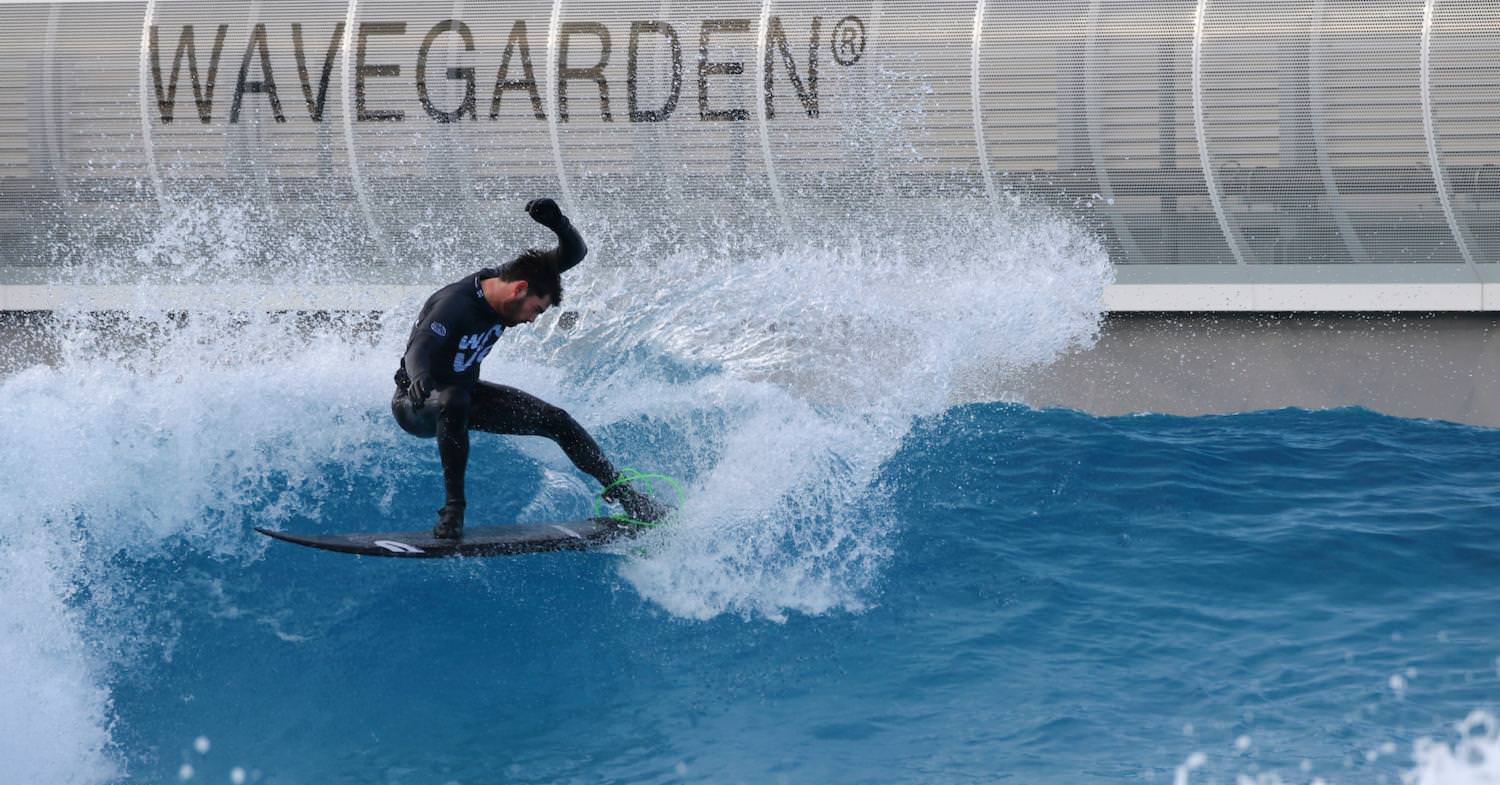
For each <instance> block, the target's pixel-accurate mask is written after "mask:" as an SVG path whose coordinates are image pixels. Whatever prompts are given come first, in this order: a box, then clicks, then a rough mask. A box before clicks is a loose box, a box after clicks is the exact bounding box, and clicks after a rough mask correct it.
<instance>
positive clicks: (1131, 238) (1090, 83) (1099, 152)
mask: <svg viewBox="0 0 1500 785" xmlns="http://www.w3.org/2000/svg"><path fill="white" fill-rule="evenodd" d="M1100 2H1102V0H1090V2H1089V17H1088V28H1087V31H1086V32H1085V33H1084V37H1083V114H1084V118H1085V119H1084V122H1085V123H1086V125H1087V126H1088V134H1089V157H1090V158H1091V159H1092V160H1093V163H1094V181H1095V182H1096V183H1098V185H1099V196H1101V197H1102V198H1103V199H1104V214H1105V215H1107V216H1108V217H1109V224H1110V226H1112V227H1114V230H1115V236H1116V237H1117V238H1119V240H1120V245H1121V246H1122V247H1124V249H1125V256H1126V257H1127V258H1129V259H1133V260H1137V261H1140V262H1146V261H1148V260H1147V259H1146V258H1145V256H1144V255H1142V254H1141V248H1140V246H1139V245H1138V244H1137V243H1136V241H1135V235H1133V234H1131V232H1130V226H1129V225H1128V224H1126V223H1125V219H1124V217H1123V216H1121V215H1120V211H1119V210H1118V209H1116V207H1115V189H1114V185H1113V184H1111V183H1110V181H1109V171H1108V169H1107V168H1106V166H1105V161H1104V144H1103V141H1102V137H1103V136H1104V133H1103V129H1102V127H1101V126H1102V123H1101V122H1100V116H1101V115H1102V114H1103V111H1102V110H1101V108H1100V106H1099V79H1098V77H1097V76H1096V75H1095V74H1096V73H1097V71H1098V69H1097V68H1095V67H1094V50H1095V47H1096V46H1097V45H1098V38H1099V4H1100Z"/></svg>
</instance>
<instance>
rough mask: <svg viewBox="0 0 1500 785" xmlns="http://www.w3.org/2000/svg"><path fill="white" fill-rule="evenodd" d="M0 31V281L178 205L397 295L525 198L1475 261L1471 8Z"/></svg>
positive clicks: (1299, 7)
mask: <svg viewBox="0 0 1500 785" xmlns="http://www.w3.org/2000/svg"><path fill="white" fill-rule="evenodd" d="M0 26H3V27H4V29H6V30H7V31H8V33H9V35H7V37H6V41H5V43H4V44H3V45H0V241H3V248H4V259H3V260H0V261H3V263H4V264H5V265H7V266H9V267H12V268H15V267H20V266H33V267H37V266H40V267H46V266H49V265H58V264H64V263H66V262H67V260H68V259H70V258H77V257H78V256H79V255H80V251H82V250H87V251H88V253H90V254H94V255H96V256H97V255H98V254H99V253H101V252H109V251H110V249H117V250H118V251H119V252H121V253H126V252H133V251H136V250H139V244H140V243H141V242H142V239H141V238H143V237H145V236H147V235H148V233H149V231H150V228H151V226H152V224H153V223H155V222H158V221H160V220H161V218H160V215H161V213H159V210H160V209H161V207H162V205H163V204H169V205H175V204H195V203H203V202H204V200H205V198H206V199H208V200H211V201H214V202H216V203H219V204H223V203H232V205H233V209H232V210H229V211H228V212H221V213H220V214H219V215H218V216H217V217H216V218H215V219H214V220H220V221H228V222H230V223H233V222H236V221H239V222H243V223H244V224H245V225H246V226H247V227H283V229H284V231H282V232H280V235H281V236H279V237H278V236H274V235H276V234H277V233H274V232H271V233H268V232H265V231H250V230H249V229H247V230H246V232H245V233H244V237H243V243H244V244H245V247H244V248H242V249H240V250H242V251H246V252H248V254H249V256H250V258H255V259H259V260H260V262H261V264H262V266H263V267H264V269H265V270H266V272H265V276H266V277H267V278H274V270H275V268H276V265H278V264H281V263H284V262H285V260H286V259H287V258H288V257H289V256H295V255H297V254H299V253H317V254H318V255H320V256H321V257H324V258H329V259H347V260H348V266H347V267H346V268H344V269H342V270H331V271H330V279H338V278H339V276H340V275H346V274H349V273H352V272H353V271H356V270H359V271H367V270H368V269H369V268H370V266H371V265H374V266H375V267H376V268H377V269H378V270H384V271H385V272H383V273H382V276H383V277H384V278H385V279H387V280H391V281H393V282H400V281H401V280H402V276H408V277H410V276H412V275H416V274H415V273H411V272H410V271H402V270H396V269H393V268H389V265H391V264H393V263H394V261H395V260H398V259H410V258H420V257H422V256H424V255H425V256H432V257H435V258H464V259H470V258H472V257H474V256H475V255H480V256H485V255H490V254H500V253H506V252H508V251H509V250H510V249H513V248H514V247H515V245H516V244H517V243H524V242H527V241H533V240H535V239H536V238H533V237H531V236H530V235H523V234H514V235H512V234H508V233H519V232H522V231H525V230H526V229H527V227H525V226H524V225H521V226H518V225H517V224H516V222H514V221H507V220H504V219H505V218H506V217H513V215H514V210H515V203H516V202H518V201H520V200H523V199H525V198H528V197H530V196H532V195H535V194H538V193H554V194H559V195H561V196H562V197H563V198H565V199H566V200H567V201H568V202H569V209H572V210H575V211H582V212H584V213H586V214H588V215H591V216H593V217H594V218H595V219H596V220H598V221H601V222H605V223H609V222H613V224H614V225H617V226H619V225H628V224H632V223H640V222H641V220H642V217H643V216H651V215H653V211H654V210H655V211H660V210H671V211H672V218H673V221H674V224H675V225H678V226H681V227H683V228H684V229H685V230H686V231H697V230H708V229H714V230H722V231H732V232H744V233H745V234H746V235H748V236H761V235H767V234H776V233H787V232H791V233H797V232H806V231H812V230H813V227H815V226H817V225H819V223H820V222H826V221H828V220H831V219H851V220H852V219H854V218H858V217H859V216H868V215H871V214H875V213H878V212H879V211H881V210H886V209H902V208H900V207H899V204H900V203H901V201H902V200H905V199H908V198H912V197H920V198H933V197H941V198H953V199H959V200H966V201H972V202H975V203H983V202H986V201H989V202H993V203H994V205H993V206H994V208H995V209H999V210H1003V209H1006V207H1007V205H1009V204H1010V199H1011V197H1019V198H1022V199H1029V200H1034V201H1035V202H1037V203H1041V204H1044V205H1047V206H1049V207H1050V208H1052V209H1054V210H1057V211H1060V212H1063V213H1065V214H1067V215H1069V216H1071V217H1072V218H1074V219H1075V220H1076V221H1078V222H1079V223H1080V224H1082V225H1084V226H1086V227H1089V228H1090V229H1091V230H1093V231H1095V232H1097V233H1098V234H1099V236H1100V237H1101V238H1102V239H1104V241H1105V242H1106V243H1107V245H1108V247H1109V248H1110V250H1111V253H1112V256H1113V258H1114V259H1115V261H1116V262H1118V263H1121V264H1153V265H1173V264H1190V265H1273V264H1274V265H1288V264H1290V265H1306V264H1348V263H1432V264H1442V265H1469V266H1471V267H1472V266H1473V265H1479V264H1492V263H1496V262H1500V139H1497V131H1496V128H1497V127H1500V7H1496V6H1495V5H1494V4H1492V3H1489V2H1483V1H1482V0H1462V1H1459V0H1443V2H1438V1H1437V0H1255V2H1248V1H1241V2H1222V1H1220V2H1210V0H1157V1H1155V2H1138V1H1137V0H1048V1H1047V2H1043V1H1042V0H933V1H932V2H923V3H892V2H886V0H850V1H849V2H842V3H832V2H827V0H820V1H818V2H814V1H813V0H780V1H773V0H691V1H689V2H679V1H677V0H629V1H628V2H584V1H583V0H567V1H566V2H564V0H527V1H524V2H505V3H495V2H479V0H441V1H428V2H412V1H410V0H347V1H346V2H337V3H335V2H317V1H314V0H297V1H295V2H294V1H290V0H288V1H286V2H273V1H271V0H251V1H250V2H233V3H230V2H206V1H204V0H183V1H181V2H178V1H176V0H151V1H150V2H65V3H56V4H42V3H8V2H7V3H0ZM564 50H565V51H564ZM174 220H176V218H174ZM299 226H316V227H317V231H316V232H315V233H309V232H299V231H298V230H297V228H296V227H299ZM221 234H222V233H221ZM205 252H209V251H205ZM148 255H149V254H148ZM147 261H148V262H149V260H147ZM434 264H437V262H435V263H434ZM1476 280H1477V279H1476Z"/></svg>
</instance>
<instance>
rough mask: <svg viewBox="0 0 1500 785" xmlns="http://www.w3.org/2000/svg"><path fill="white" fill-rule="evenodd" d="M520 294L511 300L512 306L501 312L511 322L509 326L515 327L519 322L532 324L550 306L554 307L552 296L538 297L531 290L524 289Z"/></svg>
mask: <svg viewBox="0 0 1500 785" xmlns="http://www.w3.org/2000/svg"><path fill="white" fill-rule="evenodd" d="M519 294H520V296H519V297H517V298H515V299H514V300H511V302H510V306H511V307H510V308H509V309H506V310H505V311H503V312H502V313H501V316H504V317H505V321H507V322H509V324H507V325H506V326H507V327H515V326H516V325H518V324H530V323H532V322H534V321H536V318H537V317H538V316H541V315H542V313H543V312H545V311H546V310H547V309H548V308H551V307H552V298H551V297H538V296H536V295H534V294H531V293H530V292H526V291H524V290H522V292H520V293H519Z"/></svg>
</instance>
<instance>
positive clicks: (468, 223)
mask: <svg viewBox="0 0 1500 785" xmlns="http://www.w3.org/2000/svg"><path fill="white" fill-rule="evenodd" d="M452 9H453V12H452V14H451V15H450V16H449V18H450V19H453V20H456V21H460V23H462V20H463V18H464V0H453V6H452ZM454 32H455V33H457V31H454ZM458 52H459V47H456V46H452V45H449V47H448V68H449V70H452V69H454V68H457V67H458ZM475 73H476V74H477V73H478V69H475ZM420 76H421V77H422V78H423V79H426V78H427V76H426V74H420ZM477 100H478V99H477V98H476V101H477ZM460 106H462V105H460ZM478 111H479V110H478V107H477V106H476V107H475V112H478ZM461 119H462V118H460V120H461ZM471 119H477V118H471ZM450 126H451V127H450ZM450 126H438V128H437V131H438V132H439V133H443V134H446V135H447V137H448V141H449V143H450V144H452V145H453V147H457V146H458V142H456V141H455V139H459V140H461V139H462V136H461V135H460V134H459V127H460V123H459V122H454V123H451V124H450ZM449 149H450V151H451V150H452V149H453V148H452V147H450V148H449ZM449 157H450V158H453V157H456V156H449ZM444 165H445V167H446V168H447V171H446V172H445V174H446V175H448V176H451V177H453V178H454V180H455V185H457V186H458V187H457V188H456V189H455V190H456V191H457V199H456V201H457V202H458V203H459V204H458V205H457V206H456V209H455V210H454V212H455V213H457V214H458V216H459V218H460V221H461V223H462V224H463V227H464V229H465V230H466V231H468V230H472V229H473V228H474V226H475V225H476V222H475V221H474V215H473V210H474V203H475V201H477V200H476V199H475V198H474V182H473V180H474V178H473V177H472V176H471V175H470V174H469V172H470V170H471V169H472V168H473V167H469V166H462V165H458V166H455V165H454V164H453V163H452V161H447V162H445V163H444ZM477 225H479V226H483V225H484V224H483V222H482V221H481V222H477Z"/></svg>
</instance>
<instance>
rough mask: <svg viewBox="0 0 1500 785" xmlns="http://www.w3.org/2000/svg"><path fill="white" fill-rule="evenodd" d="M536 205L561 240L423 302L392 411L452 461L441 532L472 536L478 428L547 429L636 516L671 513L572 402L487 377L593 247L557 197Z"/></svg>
mask: <svg viewBox="0 0 1500 785" xmlns="http://www.w3.org/2000/svg"><path fill="white" fill-rule="evenodd" d="M526 213H527V214H528V215H530V216H531V219H532V220H534V221H536V222H537V223H539V224H541V225H543V226H545V227H547V228H548V229H551V230H552V231H553V232H554V233H555V234H556V235H557V238H558V246H557V247H556V248H553V249H551V250H547V251H543V250H538V249H535V248H532V249H528V250H526V251H525V252H523V253H522V254H521V255H519V256H517V257H516V258H515V259H512V260H511V261H509V262H506V263H504V264H502V265H500V266H498V267H491V268H485V269H483V270H479V271H477V272H475V273H472V274H470V275H467V276H465V277H464V278H462V279H461V280H458V281H455V282H453V283H451V284H448V285H447V286H444V287H443V288H441V289H439V290H437V291H436V292H434V293H433V294H432V296H431V297H428V298H427V301H426V302H425V303H424V304H423V305H422V310H421V311H420V312H419V313H418V314H417V320H416V323H415V324H414V325H412V329H411V335H410V336H409V337H408V338H407V342H406V354H405V355H404V356H403V357H402V358H401V365H400V367H399V368H398V369H397V370H396V393H395V395H394V396H393V397H392V398H391V413H392V414H393V415H395V418H396V422H397V423H399V424H400V425H401V428H402V429H403V430H405V431H406V432H407V433H409V434H411V435H413V436H418V437H421V438H427V439H430V438H436V439H437V446H438V456H439V458H440V459H441V460H442V464H443V492H444V503H443V507H442V509H440V510H438V521H437V525H436V526H434V527H433V530H432V534H433V536H434V537H439V538H443V539H458V538H460V537H462V536H463V527H464V510H465V508H466V507H467V497H466V496H465V493H464V473H465V471H466V469H467V467H468V463H469V431H470V430H477V431H483V432H485V433H499V434H511V435H520V436H545V437H547V438H549V439H552V440H553V441H555V442H557V444H558V446H560V447H562V449H563V452H564V453H566V454H567V456H568V458H569V459H570V460H571V461H572V462H573V464H574V465H575V466H577V467H578V468H579V469H580V470H581V471H583V472H584V473H585V474H588V475H590V476H592V477H593V478H594V479H596V480H598V481H599V484H600V485H602V486H604V487H605V488H607V489H608V490H607V491H606V492H605V499H606V500H607V501H612V502H617V503H619V504H620V505H621V506H622V507H624V508H625V512H626V514H627V515H629V516H630V517H631V518H634V519H636V520H640V521H654V520H657V519H658V518H660V517H661V516H662V514H663V513H664V512H665V511H664V510H663V509H662V508H661V506H660V505H658V504H656V503H655V502H654V501H652V500H651V499H650V498H649V497H647V496H645V495H643V494H641V493H639V492H637V491H636V490H635V489H633V488H631V487H630V485H629V483H628V482H625V481H622V477H621V475H620V473H619V472H617V471H616V470H615V468H614V466H613V465H612V464H611V463H610V462H609V459H607V458H605V457H604V453H603V451H601V450H600V449H599V445H598V444H597V443H596V442H595V441H594V439H593V437H591V436H589V434H588V432H587V431H585V430H584V429H583V427H582V426H580V425H579V424H578V423H577V421H575V420H574V419H573V418H572V416H570V415H569V414H568V413H567V412H565V411H563V410H562V409H560V408H558V407H556V406H553V405H551V404H549V403H547V402H545V401H543V400H541V399H540V398H537V397H535V396H533V395H530V394H528V393H525V392H522V391H521V390H518V389H516V388H514V387H508V386H505V385H501V384H494V383H491V382H482V381H480V380H479V364H480V363H481V362H483V361H484V358H485V357H486V356H487V355H488V354H489V352H490V349H491V348H492V347H493V346H494V345H495V342H496V341H497V340H499V338H500V336H501V334H503V333H504V332H505V330H506V329H508V328H511V327H515V326H517V325H520V324H528V323H530V322H532V321H534V320H535V319H536V318H537V317H538V316H540V315H541V314H542V313H543V312H545V311H546V310H547V309H548V308H550V307H552V306H554V305H559V304H560V303H561V302H562V296H563V292H562V273H564V272H566V271H568V270H570V269H572V268H573V267H574V266H575V265H577V264H578V263H579V262H580V261H582V260H583V257H584V256H585V255H586V254H587V253H588V246H587V245H585V244H584V242H583V237H582V236H581V235H579V233H578V230H577V229H575V228H573V223H572V222H571V221H569V220H568V218H567V216H565V215H563V214H562V210H561V209H559V208H558V206H557V203H556V202H554V201H553V200H551V199H534V200H532V201H530V202H528V203H527V204H526Z"/></svg>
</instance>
